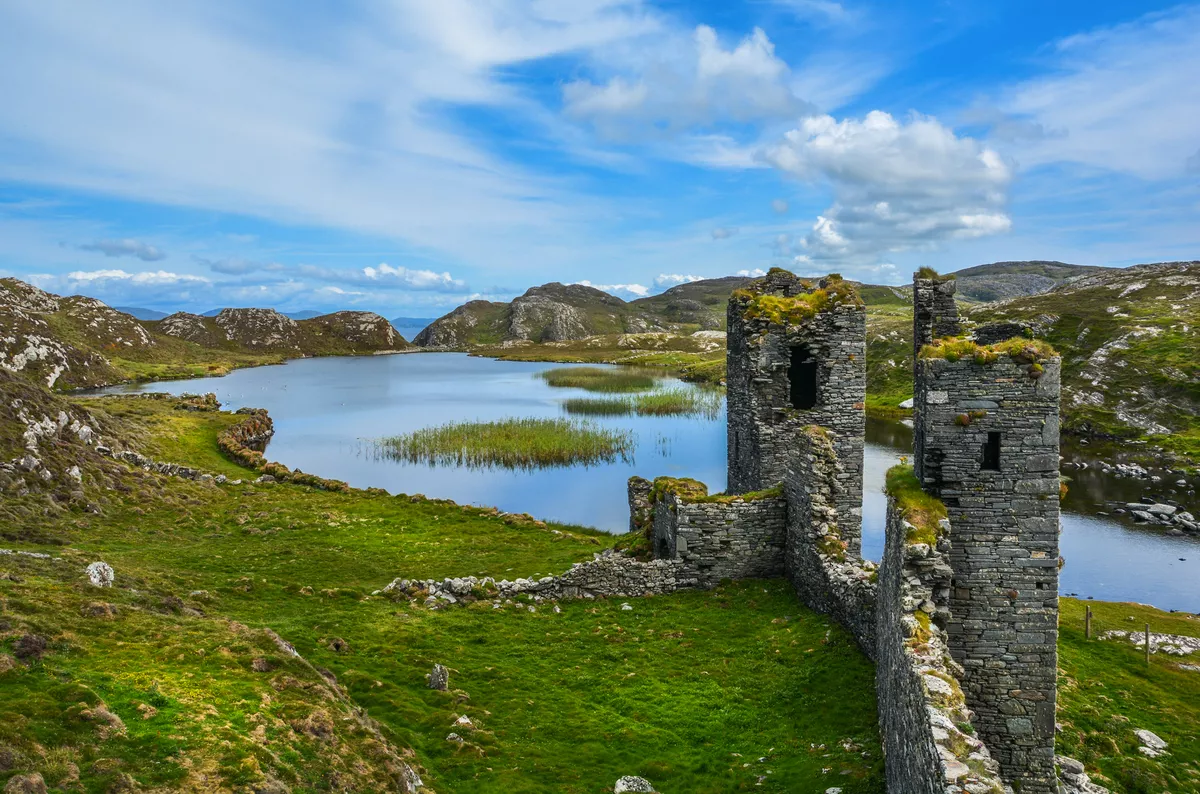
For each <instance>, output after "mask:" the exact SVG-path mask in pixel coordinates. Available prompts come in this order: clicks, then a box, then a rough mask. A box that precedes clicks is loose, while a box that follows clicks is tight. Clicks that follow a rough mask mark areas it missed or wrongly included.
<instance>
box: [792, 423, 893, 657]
mask: <svg viewBox="0 0 1200 794" xmlns="http://www.w3.org/2000/svg"><path fill="white" fill-rule="evenodd" d="M840 474H841V466H840V463H839V460H838V456H837V452H836V450H835V449H834V446H833V440H832V438H831V435H830V434H829V432H828V431H826V430H824V429H823V428H818V427H807V428H804V429H803V430H801V431H800V432H799V433H797V434H796V440H795V445H794V447H793V456H792V460H791V463H790V465H789V467H788V471H787V477H786V479H785V480H784V487H783V492H784V497H785V499H786V504H787V553H786V556H785V558H784V562H785V568H786V570H787V576H788V578H789V579H790V580H791V582H792V586H793V587H794V588H795V590H796V594H797V595H798V596H799V598H800V600H801V601H802V602H804V604H805V605H806V606H807V607H809V608H810V609H814V610H816V611H818V612H822V613H824V614H827V615H830V616H831V617H833V618H834V619H835V620H837V621H838V622H839V623H841V624H842V625H843V626H845V627H846V628H847V629H849V630H850V633H851V634H853V635H854V638H855V640H857V642H858V644H859V645H860V646H861V647H862V649H863V650H864V651H865V652H866V654H867V655H868V656H870V657H872V658H874V656H875V577H876V571H875V564H874V563H872V562H870V561H866V560H863V559H862V558H861V557H860V556H859V555H858V554H857V553H856V551H852V550H851V548H850V544H849V543H847V542H846V540H845V539H843V538H842V536H841V514H840V512H839V511H838V508H837V503H838V497H839V496H840V493H839V492H840V490H841V488H842V487H843V485H842V483H843V480H842V478H841V477H840V476H839V475H840Z"/></svg>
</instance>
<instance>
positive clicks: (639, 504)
mask: <svg viewBox="0 0 1200 794" xmlns="http://www.w3.org/2000/svg"><path fill="white" fill-rule="evenodd" d="M652 487H653V485H652V483H651V482H650V481H649V480H647V479H646V478H644V477H630V478H629V484H628V486H627V491H628V498H629V531H630V532H645V533H647V534H649V529H650V525H651V524H653V523H654V505H652V504H650V489H651V488H652Z"/></svg>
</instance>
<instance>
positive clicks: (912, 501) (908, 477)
mask: <svg viewBox="0 0 1200 794" xmlns="http://www.w3.org/2000/svg"><path fill="white" fill-rule="evenodd" d="M885 490H886V491H887V495H888V496H889V497H891V498H892V499H893V500H894V502H895V504H896V508H897V509H898V510H899V511H900V515H901V516H902V517H903V518H904V520H905V521H907V522H908V523H910V524H912V526H913V529H911V530H909V532H908V536H907V537H906V538H905V541H906V542H907V543H910V544H912V543H925V544H927V545H929V546H934V545H936V544H937V540H938V537H939V533H940V532H941V530H940V528H939V527H938V522H940V521H942V520H943V519H945V518H947V516H948V514H947V512H946V506H945V505H944V504H942V501H941V500H940V499H938V498H937V497H934V496H930V495H929V494H927V493H925V490H924V489H923V488H921V483H920V482H919V481H918V480H917V475H916V473H915V472H914V471H913V467H912V466H910V465H907V464H900V465H898V466H893V467H892V468H890V469H888V472H887V484H886V486H885Z"/></svg>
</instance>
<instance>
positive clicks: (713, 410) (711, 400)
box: [563, 389, 721, 419]
mask: <svg viewBox="0 0 1200 794" xmlns="http://www.w3.org/2000/svg"><path fill="white" fill-rule="evenodd" d="M563 410H565V411H566V412H567V413H568V414H580V415H584V416H628V415H630V414H636V415H637V416H702V417H704V418H706V419H716V418H717V416H718V415H719V414H720V412H721V393H720V392H719V391H716V390H712V389H666V390H664V391H658V392H653V393H651V394H638V395H633V396H629V397H617V398H599V397H575V398H572V399H569V400H564V401H563Z"/></svg>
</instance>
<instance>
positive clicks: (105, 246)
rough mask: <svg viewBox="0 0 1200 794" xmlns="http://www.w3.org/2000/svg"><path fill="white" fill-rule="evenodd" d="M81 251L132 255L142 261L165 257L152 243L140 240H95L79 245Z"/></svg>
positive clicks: (107, 254) (109, 254)
mask: <svg viewBox="0 0 1200 794" xmlns="http://www.w3.org/2000/svg"><path fill="white" fill-rule="evenodd" d="M79 250H81V251H96V252H98V253H101V254H104V255H105V256H133V257H137V258H138V259H140V260H142V261H143V262H157V261H158V260H160V259H166V257H167V255H166V253H164V252H163V251H161V250H160V249H158V248H155V247H154V246H152V245H148V244H146V243H143V242H142V241H140V240H130V239H124V240H96V241H95V242H91V243H85V244H84V245H81V246H79Z"/></svg>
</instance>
